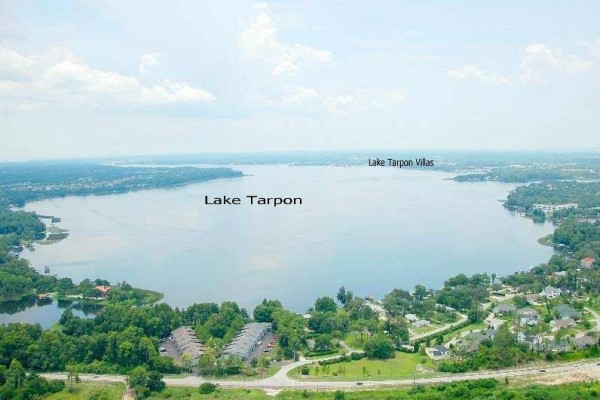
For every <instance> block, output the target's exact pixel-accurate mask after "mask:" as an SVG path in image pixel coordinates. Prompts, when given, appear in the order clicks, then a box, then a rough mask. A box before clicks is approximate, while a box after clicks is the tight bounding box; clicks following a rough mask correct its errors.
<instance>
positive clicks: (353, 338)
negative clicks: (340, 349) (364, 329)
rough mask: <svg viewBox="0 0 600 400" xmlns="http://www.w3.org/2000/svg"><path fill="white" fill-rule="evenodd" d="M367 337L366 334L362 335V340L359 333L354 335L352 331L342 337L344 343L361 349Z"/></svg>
mask: <svg viewBox="0 0 600 400" xmlns="http://www.w3.org/2000/svg"><path fill="white" fill-rule="evenodd" d="M368 338H369V337H368V336H367V335H364V334H363V335H362V340H361V339H360V334H358V335H356V334H354V333H349V334H347V335H346V336H345V337H344V343H346V344H347V345H348V346H350V347H352V348H353V349H357V350H362V349H363V347H364V346H365V343H367V339H368Z"/></svg>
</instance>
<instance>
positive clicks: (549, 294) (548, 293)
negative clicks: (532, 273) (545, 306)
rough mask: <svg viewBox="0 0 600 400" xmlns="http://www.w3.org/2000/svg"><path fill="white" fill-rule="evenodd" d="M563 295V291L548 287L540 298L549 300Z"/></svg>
mask: <svg viewBox="0 0 600 400" xmlns="http://www.w3.org/2000/svg"><path fill="white" fill-rule="evenodd" d="M561 294H562V290H560V289H557V288H555V287H552V286H546V287H545V288H544V290H542V291H541V292H540V296H542V297H546V298H548V299H553V298H555V297H558V296H560V295H561Z"/></svg>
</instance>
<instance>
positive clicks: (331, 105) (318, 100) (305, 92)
mask: <svg viewBox="0 0 600 400" xmlns="http://www.w3.org/2000/svg"><path fill="white" fill-rule="evenodd" d="M403 99H404V95H403V94H402V92H400V91H385V92H375V91H364V90H362V91H360V90H359V91H351V92H344V93H328V92H323V91H319V90H316V89H314V88H305V87H300V88H298V89H296V90H295V91H293V92H291V93H289V94H288V95H286V96H284V97H283V100H282V102H281V104H282V105H283V106H284V107H285V106H288V107H289V106H293V107H295V108H300V109H306V110H311V109H312V110H318V109H325V110H327V111H329V112H331V113H344V112H349V111H352V110H354V109H358V108H382V107H385V106H387V105H390V104H394V103H399V102H401V101H402V100H403Z"/></svg>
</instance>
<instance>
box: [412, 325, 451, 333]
mask: <svg viewBox="0 0 600 400" xmlns="http://www.w3.org/2000/svg"><path fill="white" fill-rule="evenodd" d="M442 326H444V325H441V324H431V325H427V326H424V327H422V328H411V330H412V331H413V332H414V333H415V334H416V335H422V334H424V333H429V332H432V331H435V330H436V329H439V328H441V327H442Z"/></svg>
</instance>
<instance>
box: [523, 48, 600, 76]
mask: <svg viewBox="0 0 600 400" xmlns="http://www.w3.org/2000/svg"><path fill="white" fill-rule="evenodd" d="M599 47H600V46H599ZM593 56H594V53H593V50H592V53H591V54H590V58H589V59H582V58H579V57H577V56H575V55H573V54H563V52H562V51H561V50H560V49H558V48H556V49H551V48H549V47H548V46H546V45H545V44H543V43H533V44H530V45H529V46H527V47H526V48H525V55H524V57H523V60H522V61H521V65H520V69H521V77H520V78H519V80H520V81H521V82H522V83H543V82H545V78H544V72H546V71H548V70H549V69H554V70H559V71H564V72H567V73H569V74H575V73H578V72H583V71H587V70H589V69H590V68H591V67H592V66H593V64H594V61H593V59H592V57H593Z"/></svg>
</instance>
